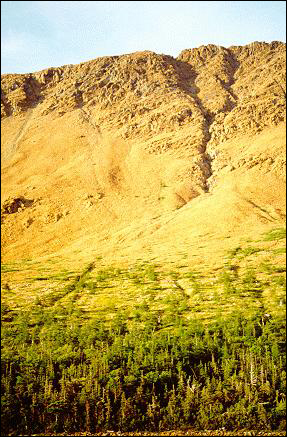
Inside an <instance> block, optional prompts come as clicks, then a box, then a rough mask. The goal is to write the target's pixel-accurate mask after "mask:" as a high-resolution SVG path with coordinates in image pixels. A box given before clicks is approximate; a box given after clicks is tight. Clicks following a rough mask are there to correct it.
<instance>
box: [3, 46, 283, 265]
mask: <svg viewBox="0 0 287 437" xmlns="http://www.w3.org/2000/svg"><path fill="white" fill-rule="evenodd" d="M284 56H285V45H284V44H282V43H276V42H275V43H271V44H265V43H254V44H253V45H249V46H245V47H231V48H229V49H225V48H223V47H218V46H212V45H210V46H206V47H200V48H198V49H193V50H185V51H183V52H182V54H181V55H180V56H179V58H178V59H174V58H172V57H170V56H165V55H157V54H155V53H152V52H139V53H135V54H131V55H124V56H119V57H116V56H114V57H106V58H99V59H96V60H94V61H90V62H87V63H83V64H80V65H77V66H64V67H61V68H57V69H49V70H46V71H44V72H39V73H35V74H33V75H4V76H3V78H2V91H3V95H2V116H3V120H2V148H1V156H2V254H3V259H4V260H6V259H7V260H13V259H20V258H34V257H39V256H46V255H48V256H50V255H55V254H58V255H60V256H65V257H70V258H73V257H74V258H79V257H80V258H83V259H86V258H87V259H91V258H93V257H94V256H99V255H104V256H105V257H107V258H113V259H122V258H127V259H134V258H148V257H150V256H153V257H160V258H162V259H165V258H169V257H177V256H178V255H179V254H181V253H185V254H186V256H188V257H193V256H194V255H195V254H197V255H198V256H199V261H200V260H201V257H203V259H204V260H205V261H206V262H208V261H210V262H216V259H220V258H221V257H222V254H223V253H224V251H226V249H228V248H230V247H234V244H235V242H236V241H239V240H240V239H241V238H243V237H244V238H249V237H252V238H254V237H256V235H257V234H258V235H259V233H262V232H264V231H265V230H268V229H271V228H274V227H276V226H282V224H283V223H284V222H285V199H286V191H285V163H286V159H285V150H284V149H285V98H284V65H285V58H284ZM202 243H203V244H202Z"/></svg>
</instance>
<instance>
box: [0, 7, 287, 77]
mask: <svg viewBox="0 0 287 437" xmlns="http://www.w3.org/2000/svg"><path fill="white" fill-rule="evenodd" d="M285 17H286V2H285V1H81V2H80V1H1V72H2V73H28V72H34V71H39V70H41V69H44V68H48V67H51V66H53V67H56V66H61V65H65V64H77V63H80V62H84V61H88V60H90V59H95V58H97V57H100V56H108V55H121V54H126V53H132V52H135V51H140V50H152V51H154V52H156V53H165V54H168V55H172V56H175V57H176V56H178V54H179V53H180V51H181V50H183V49H187V48H193V47H199V46H200V45H202V44H209V43H212V44H218V45H222V46H225V47H229V46H231V45H245V44H248V43H250V42H253V41H266V42H271V41H275V40H279V41H284V42H285V41H286V24H285Z"/></svg>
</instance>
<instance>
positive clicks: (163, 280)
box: [1, 235, 286, 435]
mask: <svg viewBox="0 0 287 437" xmlns="http://www.w3.org/2000/svg"><path fill="white" fill-rule="evenodd" d="M273 236H274V235H273ZM239 249H240V250H239ZM264 250H265V249H264ZM239 252H241V254H242V253H243V252H244V249H241V248H237V249H235V250H234V251H232V253H231V252H230V253H229V257H228V261H227V263H226V264H225V266H224V267H223V268H221V269H219V270H216V272H214V271H213V272H207V273H206V274H205V275H204V276H203V275H202V273H200V272H199V271H194V270H190V267H189V265H188V263H186V264H182V265H181V264H179V265H178V266H176V267H173V268H171V269H169V268H166V269H164V267H163V266H161V265H159V264H155V263H149V262H143V261H139V262H138V263H137V264H135V265H133V266H129V267H128V268H123V267H114V266H108V267H107V266H104V264H101V262H100V261H99V260H98V262H97V264H94V263H92V264H89V265H88V266H87V267H86V268H85V269H84V271H83V272H82V273H79V272H72V271H68V270H63V271H61V272H60V273H55V272H53V271H50V270H49V268H47V267H45V268H44V267H43V268H42V270H41V274H40V275H39V271H40V269H38V273H36V275H35V276H33V278H31V283H30V286H29V287H26V288H21V289H20V291H19V289H17V288H15V286H13V285H12V284H13V282H11V281H10V280H9V281H8V280H7V282H4V285H3V291H2V305H1V317H2V409H1V411H2V429H3V431H2V432H3V435H6V434H7V435H8V434H10V435H19V434H23V433H24V434H35V433H51V432H52V433H56V432H66V433H72V432H75V431H77V432H80V431H82V432H91V433H93V432H96V431H104V430H110V429H113V430H115V431H116V430H121V431H129V430H132V431H135V430H138V431H141V430H145V431H147V430H150V431H153V432H157V431H159V430H166V429H172V428H173V429H174V428H183V429H184V428H186V427H193V428H195V429H198V430H203V429H219V428H222V427H225V429H226V430H236V429H242V428H244V429H257V430H265V431H266V430H282V429H284V427H285V425H286V422H285V419H286V417H285V411H286V405H285V403H286V391H285V390H286V369H285V364H286V363H285V356H286V353H285V344H286V343H285V340H286V339H285V310H286V297H285V292H286V283H285V275H284V272H285V266H284V265H281V264H280V263H277V264H276V265H273V264H272V263H271V261H270V258H268V259H266V260H264V259H263V261H262V262H261V264H257V267H256V268H255V267H254V266H252V265H251V264H249V263H247V264H246V265H244V266H242V265H241V264H240V260H241V261H242V260H243V261H242V262H245V261H246V256H249V254H250V250H248V251H247V252H246V251H245V255H246V256H244V257H243V258H240V259H239V257H238V254H239ZM251 252H253V254H254V253H256V252H257V251H255V252H254V251H251ZM270 253H273V248H272V249H271V250H270ZM277 258H278V257H277ZM8 267H9V266H8ZM38 267H39V266H38ZM6 272H7V274H11V275H12V274H13V271H12V273H9V272H11V270H10V267H9V268H6ZM7 278H8V277H7ZM44 278H45V280H44ZM8 279H9V278H8Z"/></svg>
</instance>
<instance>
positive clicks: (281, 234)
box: [264, 228, 286, 241]
mask: <svg viewBox="0 0 287 437" xmlns="http://www.w3.org/2000/svg"><path fill="white" fill-rule="evenodd" d="M283 238H286V228H277V229H272V230H271V231H269V232H268V233H267V234H266V235H265V237H264V240H265V241H274V240H282V239H283Z"/></svg>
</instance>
